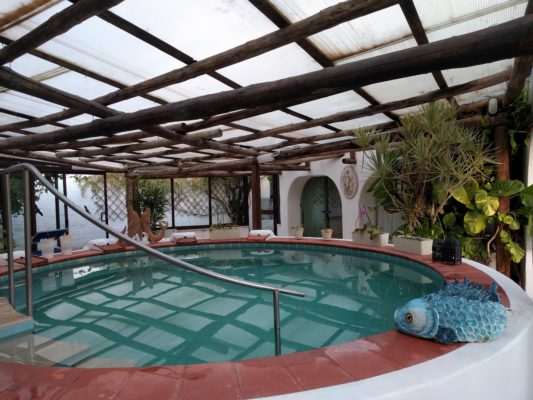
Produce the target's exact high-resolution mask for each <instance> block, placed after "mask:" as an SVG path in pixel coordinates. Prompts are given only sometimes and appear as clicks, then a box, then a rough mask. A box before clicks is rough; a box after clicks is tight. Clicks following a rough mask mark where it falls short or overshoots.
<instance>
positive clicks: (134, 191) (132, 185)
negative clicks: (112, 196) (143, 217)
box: [126, 177, 139, 221]
mask: <svg viewBox="0 0 533 400" xmlns="http://www.w3.org/2000/svg"><path fill="white" fill-rule="evenodd" d="M138 194H139V188H138V187H137V180H136V178H130V177H126V207H127V209H128V221H129V220H130V211H129V208H130V207H129V206H132V207H133V209H135V203H137V196H138Z"/></svg>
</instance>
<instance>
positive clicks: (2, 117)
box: [0, 97, 26, 124]
mask: <svg viewBox="0 0 533 400" xmlns="http://www.w3.org/2000/svg"><path fill="white" fill-rule="evenodd" d="M0 98H1V97H0ZM0 121H2V123H4V124H11V123H15V122H20V121H26V118H20V117H15V116H14V115H11V114H5V113H3V112H0Z"/></svg>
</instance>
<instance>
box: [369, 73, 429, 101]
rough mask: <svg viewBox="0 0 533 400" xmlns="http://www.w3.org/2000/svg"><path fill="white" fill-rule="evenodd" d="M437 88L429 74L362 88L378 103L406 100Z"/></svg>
mask: <svg viewBox="0 0 533 400" xmlns="http://www.w3.org/2000/svg"><path fill="white" fill-rule="evenodd" d="M438 88H439V87H438V85H437V83H436V82H435V79H433V75H431V74H424V75H416V76H410V77H407V78H400V79H394V80H390V81H384V82H379V83H375V84H372V85H368V86H365V87H364V89H365V90H366V91H367V92H368V93H369V94H371V95H372V96H373V97H374V98H375V99H376V100H378V101H379V102H380V103H388V102H391V101H396V100H402V99H408V98H410V97H414V96H418V95H421V94H424V93H426V92H429V91H432V90H437V89H438Z"/></svg>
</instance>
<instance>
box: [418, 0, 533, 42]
mask: <svg viewBox="0 0 533 400" xmlns="http://www.w3.org/2000/svg"><path fill="white" fill-rule="evenodd" d="M413 1H414V4H415V6H416V9H417V11H418V15H419V17H420V20H421V21H422V25H423V26H424V28H425V29H426V31H427V34H428V38H429V40H430V41H435V40H439V38H438V35H436V34H435V33H434V31H439V30H446V29H447V28H449V29H454V30H456V33H455V34H456V35H457V34H460V33H461V32H462V33H466V32H472V31H475V30H478V29H482V28H486V27H489V26H492V25H496V24H498V23H500V22H504V21H509V20H511V19H513V18H517V17H521V16H522V15H524V11H525V9H526V5H527V0H469V1H462V0H439V1H427V0H413ZM440 36H441V38H443V37H449V36H445V34H443V33H441V34H440Z"/></svg>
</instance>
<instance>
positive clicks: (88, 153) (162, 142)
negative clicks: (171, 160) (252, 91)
mask: <svg viewBox="0 0 533 400" xmlns="http://www.w3.org/2000/svg"><path fill="white" fill-rule="evenodd" d="M218 136H222V131H221V130H220V129H213V130H211V131H203V132H198V134H197V135H194V134H191V135H188V137H192V138H196V139H202V140H203V138H210V137H218ZM175 145H176V141H175V140H168V139H159V140H149V141H145V142H142V143H139V144H132V145H126V146H112V147H106V148H103V149H95V150H73V151H64V152H58V153H56V156H57V157H60V158H63V157H94V156H100V155H109V154H115V153H131V152H134V151H142V150H149V149H156V148H158V147H172V146H175ZM187 151H194V149H188V150H187ZM255 154H257V151H255V150H253V151H252V152H251V153H249V154H246V155H255Z"/></svg>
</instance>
